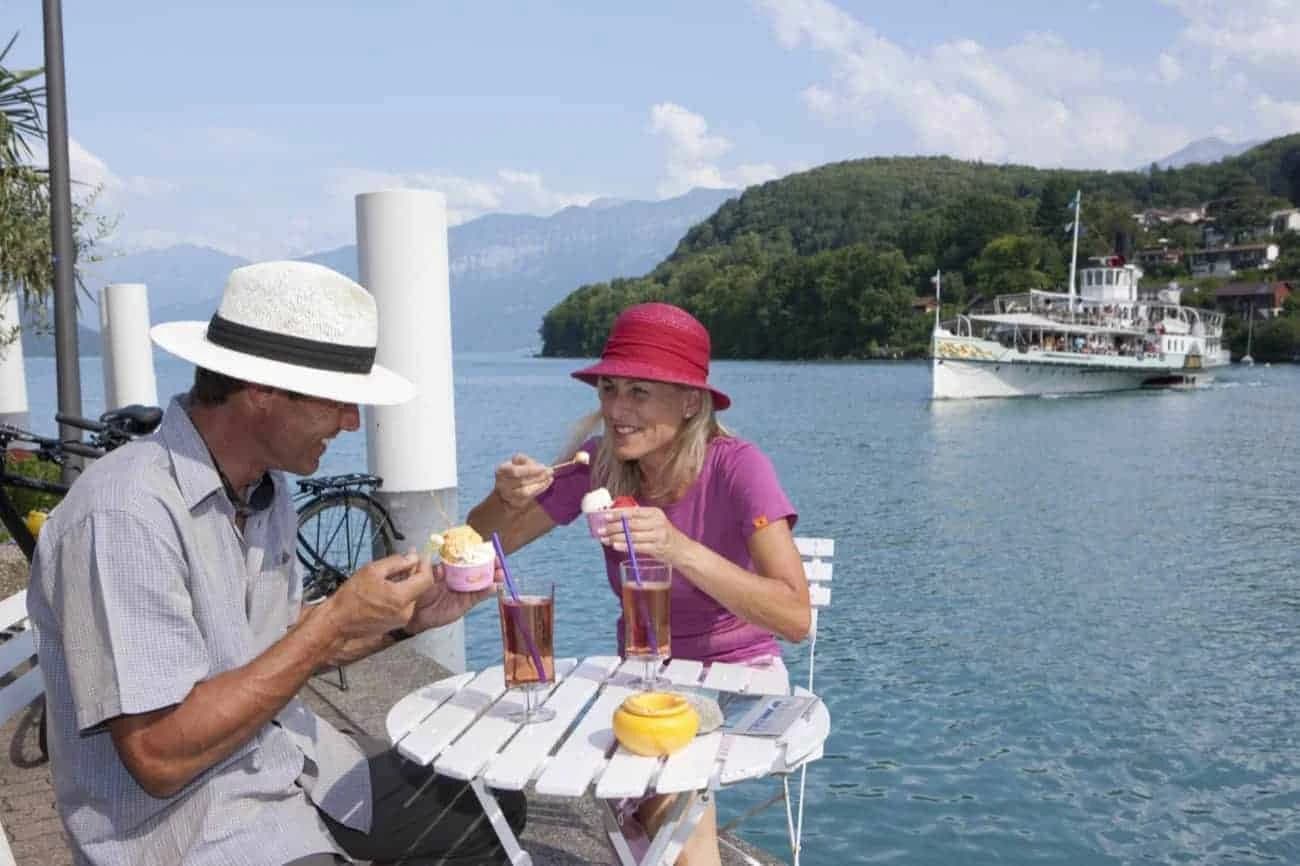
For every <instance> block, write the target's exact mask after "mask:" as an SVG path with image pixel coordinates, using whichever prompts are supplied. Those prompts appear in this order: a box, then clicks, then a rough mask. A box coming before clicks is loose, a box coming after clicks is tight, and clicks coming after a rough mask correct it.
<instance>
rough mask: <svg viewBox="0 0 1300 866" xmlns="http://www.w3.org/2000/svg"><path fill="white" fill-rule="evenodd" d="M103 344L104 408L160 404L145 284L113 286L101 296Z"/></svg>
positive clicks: (116, 284)
mask: <svg viewBox="0 0 1300 866" xmlns="http://www.w3.org/2000/svg"><path fill="white" fill-rule="evenodd" d="M99 328H100V330H99V335H100V337H101V339H102V342H103V344H104V350H103V359H102V360H103V363H104V408H105V409H120V408H121V407H123V406H129V405H130V404H132V403H139V404H142V405H144V406H157V405H158V381H157V379H156V378H155V377H154V371H153V344H152V343H151V342H150V341H149V290H148V289H147V288H146V287H145V285H144V283H112V284H110V285H107V286H104V288H103V289H102V290H100V293H99Z"/></svg>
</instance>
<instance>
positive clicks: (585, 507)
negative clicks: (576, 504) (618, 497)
mask: <svg viewBox="0 0 1300 866" xmlns="http://www.w3.org/2000/svg"><path fill="white" fill-rule="evenodd" d="M613 504H614V498H613V497H612V496H610V495H609V491H608V490H606V489H605V488H604V487H597V488H596V489H595V490H593V491H591V492H590V493H588V494H587V495H585V496H583V497H582V513H583V514H590V513H591V512H593V511H604V510H605V509H606V508H609V507H610V506H611V505H613Z"/></svg>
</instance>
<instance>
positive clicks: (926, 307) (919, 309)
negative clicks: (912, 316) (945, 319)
mask: <svg viewBox="0 0 1300 866" xmlns="http://www.w3.org/2000/svg"><path fill="white" fill-rule="evenodd" d="M938 306H939V302H938V301H937V300H935V299H934V297H933V296H931V295H926V296H925V297H923V298H913V299H912V312H913V313H933V312H934V311H935V309H936V308H937V307H938Z"/></svg>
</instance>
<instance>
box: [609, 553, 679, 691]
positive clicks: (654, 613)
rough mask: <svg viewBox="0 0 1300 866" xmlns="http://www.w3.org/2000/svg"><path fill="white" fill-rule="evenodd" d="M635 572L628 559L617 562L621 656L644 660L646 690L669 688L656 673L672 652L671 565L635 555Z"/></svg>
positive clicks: (642, 682)
mask: <svg viewBox="0 0 1300 866" xmlns="http://www.w3.org/2000/svg"><path fill="white" fill-rule="evenodd" d="M637 566H638V572H639V575H640V578H641V579H640V581H638V580H637V575H635V574H633V572H632V562H631V560H624V561H623V562H620V563H619V564H618V575H619V579H620V581H621V583H622V595H623V656H624V658H629V659H638V660H640V661H641V662H643V668H642V674H641V681H640V682H639V683H638V684H637V685H638V687H639V688H641V689H643V690H645V691H656V690H660V689H666V688H670V687H671V686H672V682H671V681H670V680H668V679H667V678H666V677H663V676H660V675H659V668H660V666H662V665H663V663H664V661H665V660H666V659H667V658H668V657H669V656H671V655H672V617H671V616H670V613H671V604H672V586H673V567H672V566H671V565H668V564H667V563H664V562H659V561H658V560H655V559H648V558H645V557H637Z"/></svg>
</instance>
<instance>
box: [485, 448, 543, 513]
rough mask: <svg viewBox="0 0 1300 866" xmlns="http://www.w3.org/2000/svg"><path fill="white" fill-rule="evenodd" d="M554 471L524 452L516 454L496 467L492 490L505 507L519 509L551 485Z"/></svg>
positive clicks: (526, 505) (525, 506)
mask: <svg viewBox="0 0 1300 866" xmlns="http://www.w3.org/2000/svg"><path fill="white" fill-rule="evenodd" d="M554 478H555V473H553V472H552V471H551V467H549V466H547V465H545V464H543V463H538V462H537V461H536V460H534V459H533V458H531V457H529V456H528V455H526V454H516V455H515V456H514V457H511V458H510V459H509V460H507V461H506V462H505V463H502V464H501V465H500V466H498V467H497V471H496V486H495V487H494V490H495V492H496V494H497V496H499V497H500V498H501V501H502V502H504V503H505V504H506V507H507V508H510V509H513V510H515V511H520V510H522V509H524V508H527V507H528V505H529V503H531V502H532V501H533V499H534V498H535V497H536V496H537V495H538V494H539V493H541V492H542V491H543V490H545V489H546V488H548V487H550V486H551V482H552V481H553V480H554Z"/></svg>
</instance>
